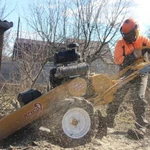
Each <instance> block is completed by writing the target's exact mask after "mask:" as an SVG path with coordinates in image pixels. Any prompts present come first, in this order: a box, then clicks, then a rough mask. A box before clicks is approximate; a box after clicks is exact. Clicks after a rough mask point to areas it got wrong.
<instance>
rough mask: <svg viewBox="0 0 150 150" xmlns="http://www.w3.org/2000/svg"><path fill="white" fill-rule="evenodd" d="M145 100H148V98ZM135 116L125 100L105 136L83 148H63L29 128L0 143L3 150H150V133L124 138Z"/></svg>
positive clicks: (149, 113)
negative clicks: (114, 124)
mask: <svg viewBox="0 0 150 150" xmlns="http://www.w3.org/2000/svg"><path fill="white" fill-rule="evenodd" d="M148 97H150V96H149V95H148ZM148 102H149V104H148V110H147V119H148V121H149V122H150V100H149V101H148ZM106 108H107V106H100V107H98V109H100V111H101V112H103V115H105V110H106ZM134 120H135V116H134V113H133V110H132V104H131V103H130V101H129V99H128V97H127V98H126V99H125V101H124V102H123V103H122V105H121V107H120V109H119V113H118V115H117V116H116V119H115V123H116V126H115V128H113V129H110V128H108V134H107V136H104V137H103V138H102V139H98V138H93V140H92V141H91V142H90V143H87V144H85V145H81V146H77V147H72V148H63V147H60V146H59V145H58V144H57V141H55V140H54V138H53V136H51V135H50V134H49V133H48V132H47V131H46V132H44V131H41V132H36V130H34V128H33V127H32V126H31V125H29V126H27V127H26V128H24V129H21V130H20V131H18V132H17V133H15V134H13V135H11V136H9V137H8V138H6V139H5V140H3V141H1V142H0V149H1V150H2V149H3V150H150V130H149V129H148V130H147V133H146V134H145V137H144V139H139V140H135V139H132V138H131V137H129V136H128V135H127V130H128V129H134Z"/></svg>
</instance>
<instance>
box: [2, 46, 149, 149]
mask: <svg viewBox="0 0 150 150" xmlns="http://www.w3.org/2000/svg"><path fill="white" fill-rule="evenodd" d="M77 47H78V44H76V43H72V44H69V45H68V47H67V49H66V50H65V51H60V52H57V53H56V54H55V55H54V67H53V68H52V69H51V70H50V84H51V90H50V91H49V92H48V93H46V94H42V93H41V92H40V91H38V90H33V89H30V90H28V91H25V92H22V93H20V94H19V95H18V101H19V103H20V106H21V107H20V108H19V109H18V110H16V111H14V112H12V113H10V114H8V115H7V116H5V117H3V118H1V119H0V140H3V139H5V138H7V137H9V136H10V135H12V134H14V133H15V132H16V131H18V130H20V129H21V128H23V127H25V126H27V125H28V124H32V123H33V122H34V123H37V126H38V129H40V128H41V127H44V128H46V129H48V131H49V132H50V133H51V134H52V135H53V137H54V138H55V139H58V141H60V143H61V145H62V146H63V147H68V146H77V145H82V144H85V143H87V142H90V141H91V140H92V139H93V138H94V137H96V136H98V137H99V138H102V137H103V136H106V135H107V125H106V123H105V119H104V117H103V116H102V114H101V112H100V111H99V110H98V109H97V108H98V107H100V105H104V104H108V103H110V102H111V101H113V99H114V95H115V93H116V90H117V89H119V88H120V87H122V86H123V85H125V84H126V83H127V82H129V81H131V80H133V79H134V78H135V77H136V76H138V75H139V74H141V73H147V72H149V71H150V63H149V62H148V61H143V60H144V58H143V57H142V58H139V59H138V60H137V61H136V62H134V63H133V64H132V65H130V66H129V67H127V68H125V69H124V70H122V71H120V72H119V73H118V74H116V75H115V76H113V77H110V76H109V75H105V74H95V73H91V72H90V69H89V65H88V64H87V63H86V62H84V61H82V59H81V58H80V54H79V53H78V52H77ZM129 70H132V73H131V74H130V75H128V76H127V77H124V74H125V73H126V72H127V71H129ZM120 77H121V78H120ZM31 134H32V133H31Z"/></svg>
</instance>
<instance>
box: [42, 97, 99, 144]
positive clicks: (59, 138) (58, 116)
mask: <svg viewBox="0 0 150 150" xmlns="http://www.w3.org/2000/svg"><path fill="white" fill-rule="evenodd" d="M75 109H77V110H78V109H81V110H82V111H83V112H84V111H85V112H86V113H87V114H88V116H89V118H90V127H89V130H88V131H87V133H86V134H85V135H83V137H79V138H72V137H69V136H68V135H67V134H66V133H65V131H64V129H63V125H62V124H63V123H62V121H63V117H64V115H65V114H67V112H69V110H75ZM52 114H53V115H52ZM52 114H50V115H49V121H48V122H49V123H48V122H45V123H44V124H45V127H46V128H49V129H50V130H51V132H52V135H53V138H54V140H55V143H57V145H60V146H61V147H75V146H79V145H83V144H86V143H88V142H90V141H91V140H92V138H93V137H94V136H95V134H96V131H97V130H96V124H95V114H94V108H93V106H92V104H91V103H89V102H88V101H87V100H85V99H84V98H79V97H73V98H66V99H65V100H63V101H61V102H59V104H56V105H55V106H54V111H53V113H52ZM70 118H71V117H70ZM75 118H76V117H75ZM77 118H78V117H77ZM83 120H84V119H83ZM88 121H89V120H88ZM79 122H80V120H79ZM80 123H82V121H81V122H80ZM72 124H73V122H72ZM72 124H71V126H72ZM84 125H85V124H84ZM85 126H86V125H85ZM81 128H82V127H81ZM73 134H74V133H73Z"/></svg>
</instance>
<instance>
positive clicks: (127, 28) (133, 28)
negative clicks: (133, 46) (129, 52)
mask: <svg viewBox="0 0 150 150" xmlns="http://www.w3.org/2000/svg"><path fill="white" fill-rule="evenodd" d="M120 32H121V35H122V37H123V39H124V40H125V41H126V42H127V43H132V42H135V41H136V39H137V37H138V35H139V30H138V24H137V22H136V21H135V20H134V19H132V18H129V19H126V20H125V21H124V23H123V25H122V27H121V28H120Z"/></svg>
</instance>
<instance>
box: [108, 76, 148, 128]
mask: <svg viewBox="0 0 150 150" xmlns="http://www.w3.org/2000/svg"><path fill="white" fill-rule="evenodd" d="M147 82H148V75H147V74H145V75H140V76H138V77H136V78H135V79H134V80H132V81H130V82H129V83H127V84H126V85H124V86H123V87H121V88H120V89H118V90H117V92H116V93H115V99H114V100H113V101H112V102H111V103H110V104H108V108H107V116H106V121H107V126H108V127H113V125H114V119H115V115H116V114H117V113H118V109H119V106H120V104H121V103H122V101H123V99H124V97H125V95H126V94H127V92H128V90H129V89H131V95H130V98H131V99H130V100H131V102H132V104H133V111H134V114H135V116H136V120H135V126H136V127H137V128H138V129H139V128H142V127H144V128H145V127H146V125H148V121H147V120H146V118H145V117H146V107H147V101H146V99H145V91H146V87H147Z"/></svg>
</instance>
